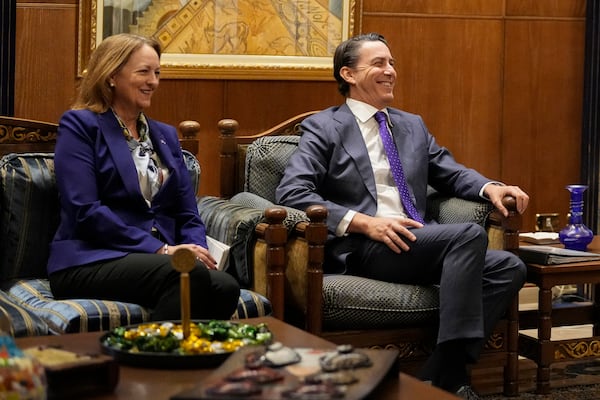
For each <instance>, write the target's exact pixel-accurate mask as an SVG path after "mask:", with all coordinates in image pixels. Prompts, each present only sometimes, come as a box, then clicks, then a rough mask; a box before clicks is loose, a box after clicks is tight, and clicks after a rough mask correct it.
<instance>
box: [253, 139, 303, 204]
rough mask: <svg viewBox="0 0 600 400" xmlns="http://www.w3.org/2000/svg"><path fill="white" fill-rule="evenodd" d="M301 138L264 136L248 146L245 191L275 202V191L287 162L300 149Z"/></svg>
mask: <svg viewBox="0 0 600 400" xmlns="http://www.w3.org/2000/svg"><path fill="white" fill-rule="evenodd" d="M299 141H300V137H299V136H291V135H290V136H285V135H284V136H264V137H261V138H259V139H256V140H255V141H254V142H252V144H250V145H249V146H248V149H247V153H246V180H245V183H244V190H245V191H247V192H251V193H254V194H256V195H258V196H260V197H262V198H265V199H267V200H269V201H271V202H275V189H276V188H277V185H279V181H281V177H282V176H283V171H284V170H285V167H286V165H287V162H288V160H289V158H290V156H291V155H292V153H294V151H296V149H297V148H298V142H299Z"/></svg>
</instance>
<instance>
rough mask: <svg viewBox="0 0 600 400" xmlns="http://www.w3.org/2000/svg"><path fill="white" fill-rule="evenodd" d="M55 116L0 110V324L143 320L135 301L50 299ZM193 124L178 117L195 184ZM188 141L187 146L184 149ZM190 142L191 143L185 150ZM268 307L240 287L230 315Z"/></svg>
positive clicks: (46, 329) (106, 325) (39, 330)
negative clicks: (35, 117) (43, 118)
mask: <svg viewBox="0 0 600 400" xmlns="http://www.w3.org/2000/svg"><path fill="white" fill-rule="evenodd" d="M56 128H57V125H56V124H52V123H46V122H39V121H31V120H23V119H18V118H8V117H0V156H2V157H1V158H0V329H1V330H3V331H5V332H8V333H10V334H11V335H13V336H26V335H41V334H49V333H51V334H61V333H71V332H85V331H97V330H108V329H112V328H114V327H116V326H120V325H128V324H135V323H140V322H145V321H147V320H148V317H149V313H148V311H147V310H146V309H144V308H143V307H141V306H139V305H137V304H130V303H124V302H118V301H104V300H97V299H69V300H56V299H54V297H53V295H52V292H51V290H50V286H49V282H48V280H47V275H46V262H47V257H48V251H49V250H48V248H49V243H50V241H51V239H52V237H53V235H54V232H55V230H56V227H57V225H58V218H59V204H58V193H57V189H56V187H55V180H54V154H53V153H52V150H53V145H54V141H55V139H56ZM198 130H199V124H198V123H196V122H193V121H186V122H185V123H182V124H181V125H180V132H181V133H182V139H181V143H182V146H183V147H184V157H185V161H186V165H187V167H188V170H189V172H190V178H191V179H192V182H193V184H194V187H196V191H197V189H198V185H199V184H200V165H199V163H198V160H197V159H196V157H195V155H194V154H195V153H196V152H197V149H198V144H197V139H196V135H197V133H198ZM186 149H188V150H186ZM189 150H191V151H189ZM270 313H271V305H270V302H269V301H268V300H267V299H266V298H265V297H264V296H261V295H259V294H257V293H254V292H252V291H249V290H242V293H241V296H240V299H239V301H238V309H237V311H236V312H235V313H234V315H233V316H232V318H234V319H235V318H245V317H258V316H264V315H268V314H270Z"/></svg>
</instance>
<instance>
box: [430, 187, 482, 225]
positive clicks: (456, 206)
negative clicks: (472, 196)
mask: <svg viewBox="0 0 600 400" xmlns="http://www.w3.org/2000/svg"><path fill="white" fill-rule="evenodd" d="M493 209H494V206H493V205H492V203H490V202H486V201H483V200H482V201H471V200H465V199H460V198H458V197H450V196H447V195H443V194H441V193H439V192H436V191H434V190H430V191H428V193H427V211H426V216H427V218H428V219H433V220H435V221H437V222H439V223H440V224H459V223H463V222H475V223H477V224H479V225H481V226H485V222H486V220H487V217H488V216H489V215H490V213H491V212H492V211H493Z"/></svg>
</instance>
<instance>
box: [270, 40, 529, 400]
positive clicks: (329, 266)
mask: <svg viewBox="0 0 600 400" xmlns="http://www.w3.org/2000/svg"><path fill="white" fill-rule="evenodd" d="M334 77H335V79H336V80H337V82H338V88H339V91H340V93H341V94H342V95H343V96H345V98H346V102H345V104H343V105H341V106H338V107H332V108H329V109H327V110H324V111H322V112H320V113H317V114H315V115H313V116H311V117H309V118H307V119H306V120H304V121H303V123H302V132H303V133H302V137H301V140H300V144H299V147H298V150H297V151H296V152H295V153H294V155H293V156H292V157H291V158H290V161H289V164H288V166H287V168H286V171H285V174H284V176H283V178H282V180H281V182H280V184H279V187H278V188H277V192H276V196H277V202H278V203H280V204H283V205H286V206H291V207H294V208H298V209H306V207H308V206H309V205H312V204H321V205H324V206H326V207H327V209H328V211H329V214H328V219H327V224H328V228H329V233H330V235H329V240H328V242H327V245H326V247H325V249H326V262H325V268H326V272H328V273H348V274H352V275H359V276H364V277H368V278H373V279H379V280H383V281H389V282H397V283H407V284H438V283H439V284H440V327H439V332H438V341H437V343H438V345H437V346H436V349H435V351H434V353H433V354H432V356H431V357H430V359H429V360H428V361H427V363H426V365H425V366H424V368H423V370H422V372H421V376H420V378H421V379H423V380H428V381H431V382H432V383H433V384H434V385H436V386H439V387H441V388H443V389H445V390H447V391H450V392H453V393H457V394H458V395H460V396H462V397H464V398H470V399H477V398H479V397H478V396H477V395H476V394H475V393H474V392H473V391H472V389H471V388H470V386H469V382H468V375H467V367H466V366H467V364H468V363H474V362H475V361H476V360H477V359H478V357H479V354H480V352H481V348H482V346H483V343H484V339H485V338H487V336H488V335H489V334H490V333H491V330H492V329H493V327H494V325H495V324H496V322H497V321H498V320H499V319H500V317H501V316H502V314H503V312H504V311H505V310H506V308H507V307H508V304H509V303H510V301H511V300H512V299H513V298H514V296H515V295H516V294H517V293H518V291H519V289H520V288H521V287H522V285H523V283H524V282H525V275H526V270H525V265H524V264H523V262H522V261H521V260H520V259H519V258H518V257H516V256H514V255H513V254H511V253H508V252H504V251H488V250H487V235H486V232H485V230H484V229H483V228H482V227H480V226H479V225H477V224H452V225H440V224H436V223H435V222H433V221H427V222H425V221H423V218H424V215H425V202H426V194H427V185H431V186H432V187H433V188H435V189H437V190H438V191H440V192H443V193H448V194H451V195H455V196H458V197H462V198H466V199H475V200H476V199H482V198H483V199H488V200H489V201H491V202H492V203H493V204H494V205H495V206H496V207H497V208H498V209H499V210H500V211H501V212H503V213H504V214H508V211H507V210H506V209H505V208H504V206H503V205H502V203H501V200H502V198H503V197H504V196H507V195H510V196H513V197H515V198H516V201H517V208H518V211H519V212H521V213H522V212H523V211H524V210H525V208H526V207H527V203H528V201H529V197H528V196H527V194H525V193H524V192H523V191H522V190H521V189H519V188H518V187H516V186H506V185H503V184H501V183H499V182H494V181H491V180H489V179H487V178H485V177H484V176H482V175H480V174H479V173H477V172H476V171H474V170H472V169H468V168H466V167H464V166H463V165H461V164H459V163H457V162H456V161H455V160H454V158H453V157H452V155H451V154H450V153H449V152H448V150H447V149H445V148H443V147H440V146H439V145H438V144H437V143H436V141H435V139H434V137H433V136H432V135H431V134H430V133H429V132H428V130H427V128H426V127H425V124H424V123H423V121H422V119H421V118H420V117H419V116H417V115H413V114H409V113H407V112H404V111H400V110H397V109H393V108H389V106H390V105H391V103H392V101H393V99H394V94H393V90H394V83H395V80H396V71H395V70H394V59H393V57H392V55H391V52H390V49H389V47H388V45H387V43H386V41H385V39H384V38H383V37H382V36H381V35H379V34H376V33H371V34H366V35H360V36H357V37H354V38H351V39H349V40H347V41H345V42H343V43H342V44H340V45H339V46H338V48H337V49H336V52H335V55H334ZM378 111H381V112H383V113H376V112H378ZM376 118H377V119H378V120H379V121H377V120H376ZM390 132H391V136H390ZM386 135H387V136H386ZM391 137H393V139H392V140H389V139H390V138H391ZM388 140H389V142H388ZM385 142H388V143H387V148H386V143H385ZM390 143H391V144H390ZM388 151H389V152H394V151H397V153H399V154H396V156H394V155H393V154H391V153H390V154H389V155H388ZM398 155H399V161H398V160H397V158H398Z"/></svg>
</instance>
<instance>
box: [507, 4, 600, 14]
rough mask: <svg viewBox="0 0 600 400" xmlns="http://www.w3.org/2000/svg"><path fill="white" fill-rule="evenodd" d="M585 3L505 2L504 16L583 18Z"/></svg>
mask: <svg viewBox="0 0 600 400" xmlns="http://www.w3.org/2000/svg"><path fill="white" fill-rule="evenodd" d="M585 1H586V0H543V1H541V0H506V15H507V16H517V17H524V16H528V17H532V16H537V17H564V18H573V17H576V18H585ZM589 1H597V0H589Z"/></svg>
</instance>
